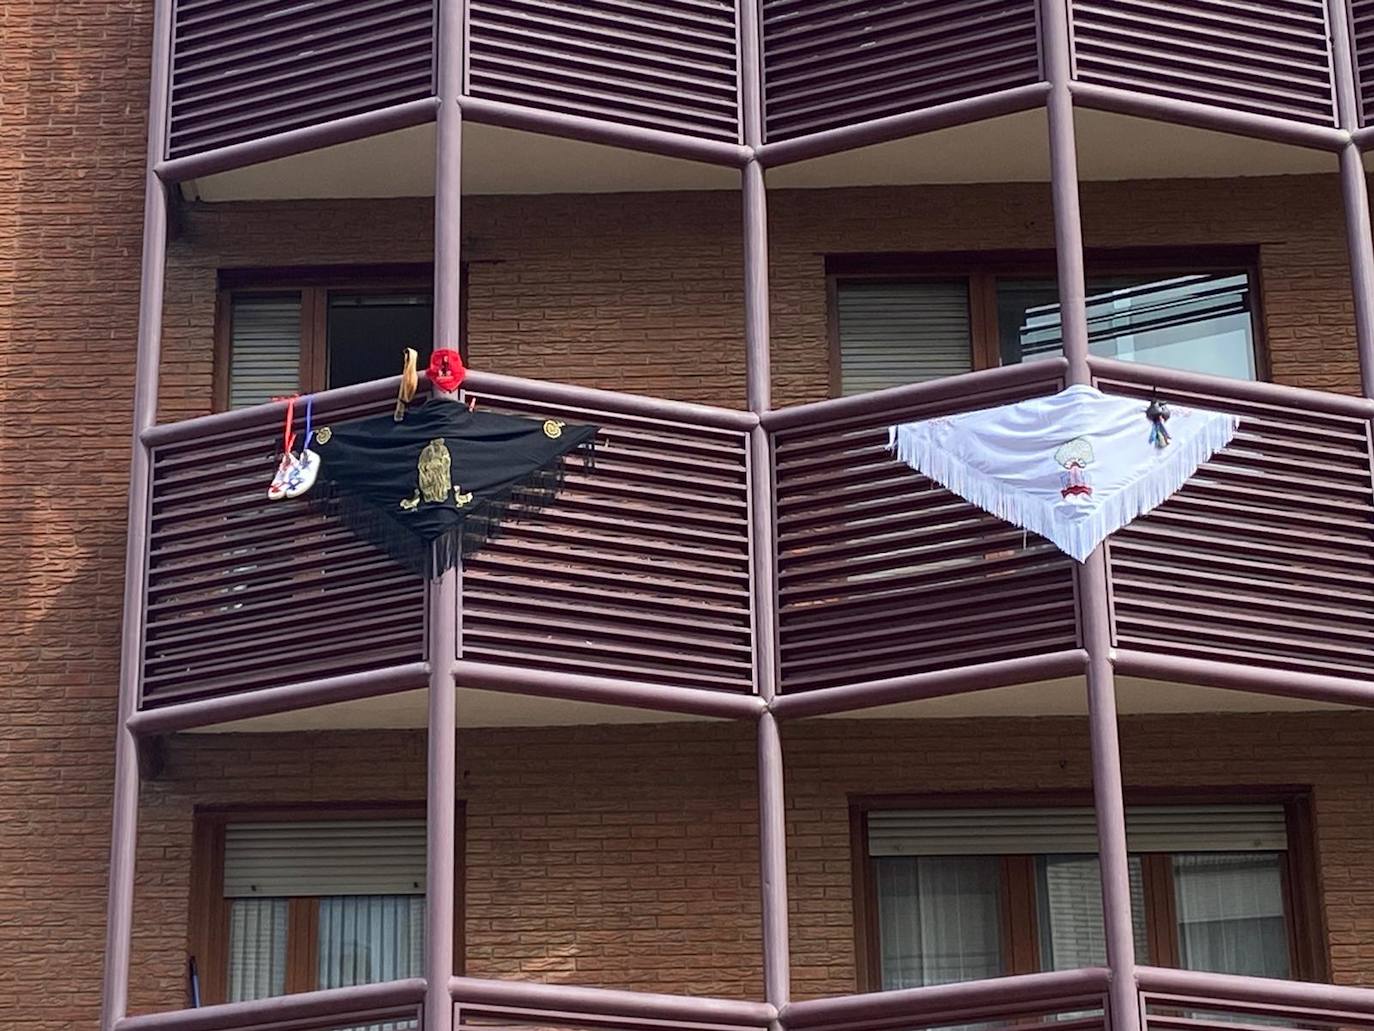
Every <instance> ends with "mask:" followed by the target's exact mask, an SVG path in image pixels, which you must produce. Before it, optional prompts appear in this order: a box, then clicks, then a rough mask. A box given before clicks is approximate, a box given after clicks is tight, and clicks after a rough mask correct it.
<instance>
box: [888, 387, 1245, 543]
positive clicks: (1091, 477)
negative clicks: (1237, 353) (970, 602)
mask: <svg viewBox="0 0 1374 1031" xmlns="http://www.w3.org/2000/svg"><path fill="white" fill-rule="evenodd" d="M1148 407H1150V405H1149V403H1147V402H1145V401H1142V400H1140V399H1139V398H1132V397H1114V396H1111V395H1108V394H1104V393H1102V392H1101V391H1100V390H1098V389H1097V388H1096V387H1089V386H1084V385H1076V386H1071V387H1068V388H1066V389H1065V390H1061V391H1060V392H1059V393H1057V394H1054V395H1053V396H1051V397H1037V398H1032V399H1030V400H1028V401H1020V402H1018V403H1016V404H1011V405H1002V406H1001V407H1000V408H988V409H985V410H983V411H978V412H967V413H964V414H962V415H950V416H945V417H942V418H938V419H927V420H924V421H922V422H908V423H903V424H902V425H900V426H893V427H891V428H890V429H889V430H888V447H890V448H891V449H892V451H893V452H894V453H895V454H896V456H897V457H898V458H899V459H901V460H902V461H903V462H905V463H906V464H907V465H909V466H911V467H912V468H913V469H915V470H916V471H917V472H920V473H923V474H925V475H926V476H928V477H930V478H931V479H932V480H934V481H935V482H936V483H938V484H940V485H941V486H942V487H944V488H946V489H947V490H949V491H952V492H953V493H955V494H958V495H959V496H960V497H961V498H964V499H965V500H966V501H969V502H972V503H973V504H975V505H977V506H978V507H979V508H981V509H983V510H985V511H987V512H991V513H992V514H993V515H995V516H997V517H998V518H1000V519H1005V520H1006V521H1007V522H1009V523H1014V524H1015V525H1017V526H1021V527H1024V528H1025V529H1027V530H1030V531H1031V532H1032V533H1037V534H1039V535H1040V536H1041V537H1044V538H1046V539H1048V540H1049V541H1051V542H1052V543H1054V544H1055V545H1056V546H1057V547H1058V548H1059V549H1060V550H1061V551H1064V552H1066V553H1067V554H1069V555H1072V556H1073V557H1074V558H1076V559H1077V560H1078V561H1080V562H1083V561H1085V560H1086V559H1087V557H1088V555H1089V554H1091V553H1092V550H1093V548H1095V547H1097V545H1098V544H1100V543H1102V541H1103V540H1104V539H1106V537H1107V536H1108V535H1109V534H1112V533H1114V532H1116V531H1117V530H1119V529H1121V527H1123V526H1125V525H1126V524H1127V523H1129V522H1130V521H1131V520H1132V519H1135V518H1136V517H1137V516H1140V515H1144V514H1145V513H1146V512H1148V511H1150V509H1152V508H1154V507H1156V506H1157V505H1159V504H1161V503H1163V502H1164V501H1165V500H1166V499H1167V498H1168V497H1169V496H1170V495H1172V494H1174V493H1175V492H1176V491H1178V489H1179V488H1180V487H1182V486H1183V484H1184V483H1186V482H1187V480H1188V478H1189V477H1191V476H1192V475H1193V473H1195V472H1196V471H1197V469H1198V466H1200V465H1202V463H1204V462H1206V461H1207V460H1208V459H1209V458H1211V457H1212V456H1213V455H1214V454H1216V453H1217V452H1218V451H1220V450H1221V449H1222V448H1224V447H1225V446H1226V445H1227V444H1229V443H1230V442H1231V439H1232V438H1233V437H1234V436H1235V435H1236V430H1237V428H1238V427H1239V426H1240V420H1239V419H1238V418H1237V417H1236V416H1234V415H1229V414H1227V413H1225V412H1212V411H1206V410H1203V409H1199V408H1185V407H1184V406H1183V405H1170V406H1169V408H1168V415H1167V416H1166V418H1168V419H1169V430H1168V434H1167V437H1166V438H1165V441H1164V443H1162V444H1161V443H1160V442H1159V439H1158V435H1157V434H1156V433H1155V432H1153V429H1152V426H1153V420H1151V419H1150V418H1149V417H1147V415H1146V410H1147V408H1148Z"/></svg>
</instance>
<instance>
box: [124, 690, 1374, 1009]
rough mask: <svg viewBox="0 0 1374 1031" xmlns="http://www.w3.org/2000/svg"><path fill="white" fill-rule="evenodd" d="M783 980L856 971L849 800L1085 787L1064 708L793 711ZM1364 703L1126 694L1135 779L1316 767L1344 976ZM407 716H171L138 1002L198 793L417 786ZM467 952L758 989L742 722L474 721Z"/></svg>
mask: <svg viewBox="0 0 1374 1031" xmlns="http://www.w3.org/2000/svg"><path fill="white" fill-rule="evenodd" d="M783 744H784V752H785V758H786V763H787V796H788V821H787V826H788V863H789V869H788V873H789V890H790V901H791V922H792V928H791V931H792V935H791V940H792V964H793V966H792V975H793V991H794V994H795V995H796V996H798V997H803V996H815V995H827V994H837V993H845V992H852V991H854V990H855V988H856V982H855V971H854V947H853V920H852V909H851V906H852V893H851V883H852V881H851V878H852V871H851V868H850V867H851V863H850V838H849V800H850V798H851V797H852V796H855V795H870V794H882V793H889V792H890V793H913V794H920V793H928V792H950V791H1009V792H1010V791H1015V790H1068V789H1086V788H1087V787H1088V786H1089V771H1090V766H1091V759H1090V756H1089V752H1088V742H1087V727H1086V723H1085V721H1083V720H1081V719H1075V718H1071V717H1042V718H1033V719H1009V718H987V719H982V720H976V721H975V720H966V719H939V720H922V721H912V720H907V721H899V720H824V721H813V722H810V723H805V724H798V725H789V726H787V727H786V728H785V734H784V742H783ZM1371 745H1374V714H1359V715H1350V714H1340V715H1331V714H1315V713H1314V714H1300V715H1294V714H1285V715H1282V716H1280V715H1275V714H1263V713H1260V714H1244V715H1239V714H1233V715H1213V716H1205V717H1201V718H1199V717H1197V716H1133V717H1126V718H1125V719H1124V720H1123V728H1122V752H1123V757H1124V767H1125V779H1126V783H1127V784H1128V785H1130V786H1141V787H1174V786H1216V787H1239V786H1246V785H1252V786H1253V785H1268V786H1278V785H1298V784H1302V785H1311V786H1312V788H1313V791H1314V795H1315V801H1316V829H1317V837H1318V842H1317V851H1318V854H1319V860H1320V867H1321V877H1322V881H1323V887H1324V898H1325V907H1324V914H1323V916H1324V919H1325V921H1326V924H1327V926H1328V928H1329V943H1330V956H1331V967H1332V971H1333V974H1334V978H1335V980H1336V981H1338V982H1341V983H1347V984H1368V983H1370V982H1371V981H1374V802H1372V801H1371V774H1370V772H1369V764H1368V755H1369V751H1370V747H1371ZM424 754H425V748H424V737H423V734H421V733H417V732H404V731H389V732H332V733H314V734H271V735H233V736H225V737H215V736H198V737H183V738H180V739H178V740H176V741H174V742H172V744H171V750H170V753H169V757H168V766H167V772H166V774H165V776H164V777H163V778H162V779H160V780H158V781H156V782H154V783H152V784H150V785H149V786H148V787H147V788H146V790H145V793H144V800H143V801H144V806H143V813H144V820H145V823H144V833H143V835H142V838H141V840H140V851H139V871H140V873H139V881H138V885H139V889H138V892H139V893H138V898H137V914H138V923H137V928H136V951H135V960H136V971H137V974H136V977H135V985H136V989H135V1002H136V1004H137V1007H138V1008H140V1009H154V1008H165V1007H169V1006H175V1005H177V1004H179V1002H180V1000H181V998H182V992H183V991H184V983H183V980H182V971H183V963H184V956H185V954H184V946H185V923H186V918H187V885H188V879H187V864H188V861H189V855H190V832H191V826H192V811H193V808H194V806H195V805H197V804H223V803H229V804H233V803H242V804H260V803H262V802H263V801H264V800H272V801H276V802H312V801H314V802H326V801H331V802H336V801H374V800H410V799H419V798H421V797H422V796H423V793H424ZM459 768H460V770H461V771H462V773H461V780H460V795H461V797H462V798H463V799H464V800H465V802H466V849H465V856H466V899H467V906H468V912H467V923H466V929H467V973H469V974H471V975H473V976H483V977H516V978H522V979H533V980H540V981H566V982H571V983H580V984H590V985H599V986H608V987H628V988H635V989H641V990H648V991H667V992H688V993H695V994H719V995H727V996H736V997H743V998H750V997H753V998H757V997H758V996H759V993H760V992H761V975H760V964H761V954H760V948H761V947H760V938H759V899H758V870H757V862H758V838H757V833H756V823H757V800H756V780H755V772H754V746H753V741H752V738H751V731H750V730H749V728H747V727H745V726H741V725H722V724H714V725H710V724H683V723H671V724H658V725H651V726H638V727H635V726H631V727H624V726H622V727H608V726H592V727H574V728H561V729H521V730H515V729H503V730H481V731H477V730H474V731H465V732H463V733H462V734H460V738H459Z"/></svg>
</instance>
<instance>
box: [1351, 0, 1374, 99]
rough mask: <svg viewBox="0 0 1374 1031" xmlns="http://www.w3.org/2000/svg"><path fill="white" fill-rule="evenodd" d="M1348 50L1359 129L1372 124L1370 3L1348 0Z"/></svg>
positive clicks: (1373, 1)
mask: <svg viewBox="0 0 1374 1031" xmlns="http://www.w3.org/2000/svg"><path fill="white" fill-rule="evenodd" d="M1349 12H1350V49H1351V52H1352V53H1351V57H1352V60H1353V62H1354V65H1355V90H1356V100H1357V101H1358V106H1359V120H1360V125H1371V124H1374V0H1349Z"/></svg>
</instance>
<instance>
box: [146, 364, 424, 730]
mask: <svg viewBox="0 0 1374 1031" xmlns="http://www.w3.org/2000/svg"><path fill="white" fill-rule="evenodd" d="M391 390H392V391H394V387H392V388H391ZM386 393H387V390H386V388H385V387H382V388H380V389H379V390H376V391H373V392H372V395H371V396H368V395H367V394H363V395H362V397H361V398H360V397H359V392H358V391H356V390H354V391H348V392H337V393H334V394H323V395H320V396H319V397H318V398H317V400H316V404H315V413H314V415H315V421H316V425H327V424H328V423H330V422H340V421H343V420H345V419H348V418H353V417H358V416H363V415H373V414H377V413H379V412H382V411H385V410H386V408H387V402H386V400H385V399H384V398H385V396H386ZM282 417H283V406H281V405H263V406H261V407H259V408H254V409H248V410H244V411H240V412H233V413H229V414H227V415H225V416H212V417H210V418H208V419H198V420H192V421H190V422H187V423H181V424H177V425H174V426H171V427H166V428H164V429H163V433H162V436H160V437H159V438H158V441H157V442H156V443H155V444H154V446H153V449H152V451H153V453H152V505H151V510H152V514H151V526H150V527H149V545H148V556H147V566H146V569H147V577H148V605H147V611H146V614H145V621H144V658H143V661H144V665H143V680H142V685H143V692H142V694H143V702H144V704H145V705H149V706H152V705H161V704H165V703H168V702H175V701H182V700H185V699H189V698H205V697H212V696H215V695H221V694H226V693H233V692H238V691H247V690H254V689H258V688H264V687H274V686H278V685H282V684H289V683H299V682H304V681H309V680H314V679H320V678H324V677H330V676H338V675H343V674H348V673H358V672H362V671H364V670H370V669H380V668H383V667H386V666H391V665H399V664H402V663H409V662H418V661H421V660H422V659H423V658H424V609H425V606H424V598H425V589H424V583H423V582H422V580H421V579H420V577H418V576H416V575H414V574H411V573H407V572H405V571H404V570H403V569H402V568H401V567H400V566H398V565H397V564H396V563H395V562H394V561H393V560H391V559H390V558H389V557H388V556H386V555H384V554H383V553H382V552H381V551H379V550H378V549H376V548H374V547H372V546H371V545H369V544H366V543H364V542H363V541H361V540H359V539H358V538H357V537H355V536H354V535H353V534H352V533H351V532H350V531H348V530H347V529H345V528H344V527H343V526H341V525H340V524H339V523H338V522H337V521H336V520H334V519H333V518H331V517H330V516H329V515H327V514H326V513H324V512H322V511H321V510H320V509H319V508H318V507H316V506H315V505H312V504H311V503H309V502H308V501H306V500H304V499H299V500H296V501H285V500H283V501H275V502H273V501H268V500H267V484H268V482H269V481H270V480H271V478H272V473H273V471H274V469H275V456H276V455H278V454H280V446H281V433H282Z"/></svg>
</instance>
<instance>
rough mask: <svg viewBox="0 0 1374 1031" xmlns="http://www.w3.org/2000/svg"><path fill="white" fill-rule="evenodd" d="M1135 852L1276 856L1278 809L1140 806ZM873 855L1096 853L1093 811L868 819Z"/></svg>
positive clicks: (1280, 827)
mask: <svg viewBox="0 0 1374 1031" xmlns="http://www.w3.org/2000/svg"><path fill="white" fill-rule="evenodd" d="M1126 838H1127V846H1128V847H1129V848H1130V850H1131V851H1132V852H1279V851H1283V850H1284V849H1286V848H1287V847H1288V839H1287V829H1286V820H1285V817H1284V810H1283V806H1281V805H1190V806H1137V807H1132V808H1131V809H1129V810H1127V813H1126ZM868 851H869V855H873V856H1000V855H1045V854H1051V853H1061V854H1062V853H1092V852H1096V851H1097V835H1096V831H1095V823H1094V818H1093V811H1092V810H1091V809H1088V808H1076V807H1053V808H1050V807H1046V808H1032V809H923V810H887V811H874V812H870V813H869V814H868Z"/></svg>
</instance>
